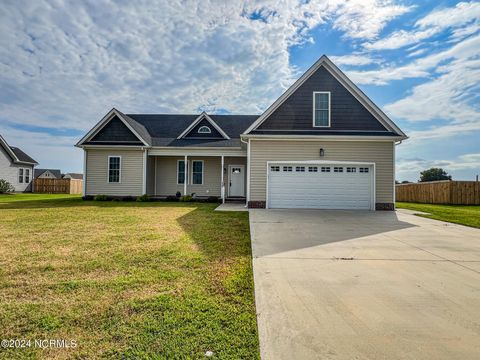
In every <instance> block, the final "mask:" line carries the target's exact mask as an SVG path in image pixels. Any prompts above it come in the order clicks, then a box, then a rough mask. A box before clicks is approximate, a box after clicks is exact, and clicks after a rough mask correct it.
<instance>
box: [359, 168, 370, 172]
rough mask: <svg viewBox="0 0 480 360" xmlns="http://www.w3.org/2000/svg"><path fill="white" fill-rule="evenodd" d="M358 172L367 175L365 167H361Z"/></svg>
mask: <svg viewBox="0 0 480 360" xmlns="http://www.w3.org/2000/svg"><path fill="white" fill-rule="evenodd" d="M359 170H360V172H361V173H368V168H367V167H365V168H363V167H361V168H360V169H359Z"/></svg>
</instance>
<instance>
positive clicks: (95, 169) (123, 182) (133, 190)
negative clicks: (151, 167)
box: [85, 149, 143, 196]
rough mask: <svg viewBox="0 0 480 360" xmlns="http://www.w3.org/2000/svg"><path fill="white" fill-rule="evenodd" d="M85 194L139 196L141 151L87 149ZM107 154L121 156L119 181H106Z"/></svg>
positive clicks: (141, 183) (141, 167)
mask: <svg viewBox="0 0 480 360" xmlns="http://www.w3.org/2000/svg"><path fill="white" fill-rule="evenodd" d="M86 156H87V174H86V184H85V186H86V194H87V195H98V194H105V195H111V196H128V195H131V196H139V195H142V186H143V151H141V150H117V149H111V150H103V149H101V150H97V149H88V150H87V151H86ZM108 156H121V158H122V160H121V177H120V183H109V182H108Z"/></svg>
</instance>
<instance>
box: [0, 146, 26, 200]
mask: <svg viewBox="0 0 480 360" xmlns="http://www.w3.org/2000/svg"><path fill="white" fill-rule="evenodd" d="M18 169H29V171H30V181H29V182H28V183H25V182H24V183H20V182H19V181H18V180H19V179H18ZM24 171H25V170H24ZM0 179H4V180H7V181H8V182H9V183H10V184H12V185H13V187H14V188H15V191H16V192H23V191H31V183H32V180H33V166H32V165H20V164H14V163H12V158H11V157H10V156H9V155H8V154H7V152H6V151H5V149H4V148H3V147H2V146H0Z"/></svg>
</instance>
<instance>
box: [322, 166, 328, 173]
mask: <svg viewBox="0 0 480 360" xmlns="http://www.w3.org/2000/svg"><path fill="white" fill-rule="evenodd" d="M322 172H330V166H322Z"/></svg>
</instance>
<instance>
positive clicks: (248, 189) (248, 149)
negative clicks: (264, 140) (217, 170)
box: [240, 136, 250, 208]
mask: <svg viewBox="0 0 480 360" xmlns="http://www.w3.org/2000/svg"><path fill="white" fill-rule="evenodd" d="M240 141H241V142H242V143H244V144H247V201H246V204H245V207H246V208H248V203H249V202H250V139H248V141H244V140H243V138H242V137H241V136H240Z"/></svg>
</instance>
